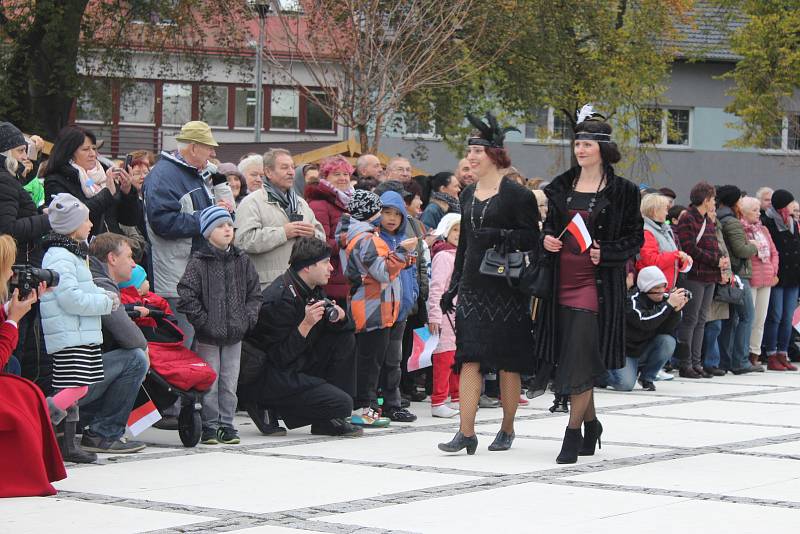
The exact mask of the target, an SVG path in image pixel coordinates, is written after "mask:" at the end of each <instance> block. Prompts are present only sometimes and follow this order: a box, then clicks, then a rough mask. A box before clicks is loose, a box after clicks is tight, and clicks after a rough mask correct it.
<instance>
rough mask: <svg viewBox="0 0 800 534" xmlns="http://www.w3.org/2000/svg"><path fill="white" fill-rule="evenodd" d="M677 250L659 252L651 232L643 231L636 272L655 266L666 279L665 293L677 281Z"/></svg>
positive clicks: (678, 253) (678, 252)
mask: <svg viewBox="0 0 800 534" xmlns="http://www.w3.org/2000/svg"><path fill="white" fill-rule="evenodd" d="M679 255H680V251H679V250H673V251H670V252H661V249H660V248H659V247H658V241H656V238H655V236H654V235H653V233H652V232H648V231H647V230H645V231H644V245H642V248H641V250H639V259H638V260H637V261H636V272H639V271H641V270H642V269H644V268H645V267H649V266H651V265H655V266H656V267H658V268H659V269H661V272H663V273H664V276H665V277H666V278H667V291H669V290H670V289H672V288H673V287H675V282H676V281H677V280H678V256H679Z"/></svg>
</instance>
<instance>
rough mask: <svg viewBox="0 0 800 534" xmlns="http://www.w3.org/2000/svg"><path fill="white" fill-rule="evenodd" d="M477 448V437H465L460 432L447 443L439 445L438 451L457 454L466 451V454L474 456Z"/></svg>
mask: <svg viewBox="0 0 800 534" xmlns="http://www.w3.org/2000/svg"><path fill="white" fill-rule="evenodd" d="M477 448H478V436H470V437H467V436H465V435H464V434H463V433H462V432H461V431H460V430H459V431H458V432H456V435H455V436H454V437H453V439H452V440H450V441H449V442H447V443H440V444H439V450H440V451H444V452H458V451H460V450H461V449H467V454H470V455H472V454H475V450H476V449H477Z"/></svg>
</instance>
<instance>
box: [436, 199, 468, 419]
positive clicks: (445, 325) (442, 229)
mask: <svg viewBox="0 0 800 534" xmlns="http://www.w3.org/2000/svg"><path fill="white" fill-rule="evenodd" d="M460 229H461V215H458V214H457V213H448V214H447V215H445V216H444V217H442V219H441V220H440V221H439V226H437V227H436V230H434V232H433V235H435V236H437V237H438V238H440V240H437V241H436V242H435V243H434V244H433V247H432V249H431V254H432V256H433V262H432V267H431V286H430V292H429V294H428V325H429V328H430V331H431V334H434V335H436V334H438V335H439V345H437V347H436V350H435V351H434V353H433V392H432V394H431V415H432V416H433V417H446V418H449V417H455V416H456V415H458V413H459V410H458V409H456V408H455V407H454V406H458V380H459V376H458V375H457V374H456V373H455V372H453V362H454V359H455V355H456V333H455V331H454V330H453V324H454V322H455V316H454V315H455V314H453V313H451V314H449V315H447V316H444V315H443V314H442V308H441V306H440V305H439V301H440V300H441V299H442V293H444V292H445V291H446V290H447V288H448V287H450V278H451V277H452V276H453V267H454V266H455V262H456V248H458V236H459V233H460ZM448 396H449V397H450V402H451V404H452V406H448V405H447V404H445V401H446V400H447V397H448Z"/></svg>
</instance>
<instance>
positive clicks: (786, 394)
mask: <svg viewBox="0 0 800 534" xmlns="http://www.w3.org/2000/svg"><path fill="white" fill-rule="evenodd" d="M736 400H738V401H747V402H775V403H778V404H788V405H793V406H797V405H800V395H798V394H797V392H796V391H782V392H780V393H760V394H757V395H747V396H744V397H737V399H736Z"/></svg>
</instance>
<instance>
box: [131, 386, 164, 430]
mask: <svg viewBox="0 0 800 534" xmlns="http://www.w3.org/2000/svg"><path fill="white" fill-rule="evenodd" d="M160 420H161V414H160V413H159V412H158V408H156V405H155V403H154V402H153V401H152V400H151V399H150V395H148V394H147V391H146V390H145V389H144V386H142V387H141V388H140V390H139V396H138V397H137V398H136V407H135V408H134V409H133V410H131V414H130V416H128V430H129V431H130V433H131V435H132V436H134V437H135V436H138V435H139V434H141V433H142V432H144V431H145V430H147V429H148V428H150V427H151V426H153V424H155V423H157V422H158V421H160Z"/></svg>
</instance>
